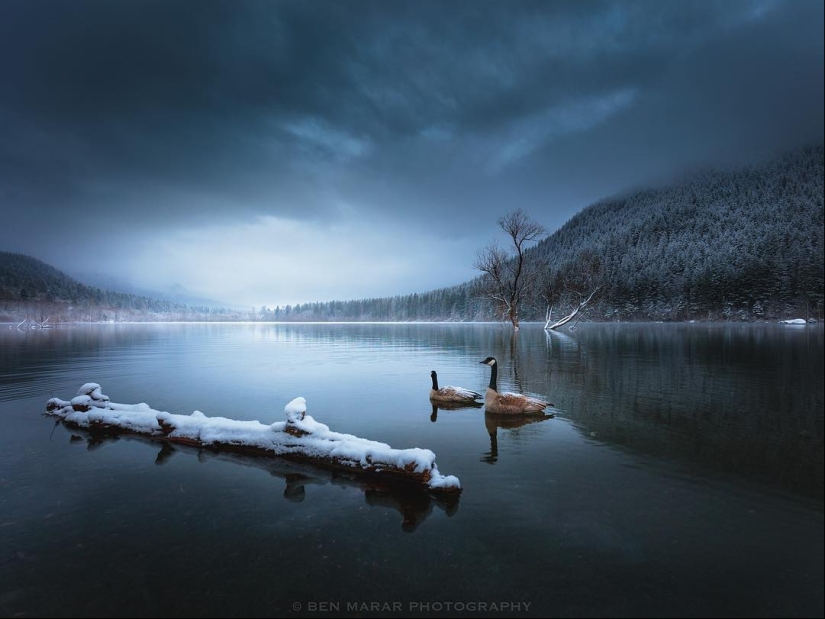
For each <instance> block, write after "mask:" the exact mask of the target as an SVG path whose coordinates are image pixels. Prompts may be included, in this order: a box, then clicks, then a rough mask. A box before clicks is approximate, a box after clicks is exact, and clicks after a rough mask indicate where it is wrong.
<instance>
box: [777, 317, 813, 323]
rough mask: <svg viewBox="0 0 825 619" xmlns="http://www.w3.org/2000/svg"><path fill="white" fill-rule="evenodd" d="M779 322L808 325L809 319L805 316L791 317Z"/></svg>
mask: <svg viewBox="0 0 825 619" xmlns="http://www.w3.org/2000/svg"><path fill="white" fill-rule="evenodd" d="M779 324H782V325H806V324H808V321H807V320H805V319H804V318H791V319H790V320H780V321H779Z"/></svg>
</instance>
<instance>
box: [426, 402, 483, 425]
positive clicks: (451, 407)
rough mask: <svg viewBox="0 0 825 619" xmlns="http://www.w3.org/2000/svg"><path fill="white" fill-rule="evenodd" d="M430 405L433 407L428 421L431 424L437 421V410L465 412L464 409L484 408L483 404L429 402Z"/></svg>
mask: <svg viewBox="0 0 825 619" xmlns="http://www.w3.org/2000/svg"><path fill="white" fill-rule="evenodd" d="M430 404H431V405H432V407H433V412H432V414H431V415H430V421H432V422H433V423H435V422H436V421H438V411H439V410H442V411H460V410H466V409H470V408H481V407H482V406H484V403H483V402H470V403H465V404H453V403H449V402H438V403H435V402H430Z"/></svg>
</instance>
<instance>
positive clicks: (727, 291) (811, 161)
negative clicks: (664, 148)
mask: <svg viewBox="0 0 825 619" xmlns="http://www.w3.org/2000/svg"><path fill="white" fill-rule="evenodd" d="M824 166H825V159H824V158H823V147H822V146H817V147H811V148H805V149H801V150H798V151H796V152H794V153H791V154H789V155H787V156H784V157H782V158H779V159H776V160H774V161H772V162H770V163H767V164H764V165H761V166H752V167H749V168H746V169H742V170H735V171H714V172H705V173H702V174H699V175H696V176H694V177H693V178H691V179H690V180H687V181H685V182H682V183H678V184H674V185H672V186H669V187H666V188H661V189H652V190H644V191H638V192H636V193H632V194H628V195H626V196H623V197H614V198H610V199H607V200H603V201H601V202H598V203H596V204H593V205H592V206H589V207H587V208H586V209H584V210H583V211H582V212H581V213H579V214H578V215H576V216H575V217H573V218H572V219H571V220H570V221H568V222H567V223H566V224H565V225H564V226H562V228H560V229H559V230H557V231H556V232H555V233H553V234H552V235H550V236H549V237H547V238H546V239H544V240H543V241H542V242H540V243H539V244H538V245H537V246H535V247H533V248H531V249H530V250H529V251H528V259H529V260H531V261H534V262H537V263H538V266H539V267H540V269H541V270H542V271H543V272H545V273H546V274H547V275H548V277H549V279H551V280H552V279H553V277H554V276H555V275H556V274H564V273H566V272H568V271H574V270H575V269H576V262H577V261H579V260H582V259H585V258H584V256H587V259H592V256H593V255H594V254H595V255H596V256H598V258H599V261H600V263H601V270H602V287H601V289H600V291H599V294H598V296H597V297H596V299H595V302H594V303H592V304H591V306H590V307H589V308H588V313H587V319H591V320H692V319H697V320H759V319H775V318H787V317H806V318H807V317H818V318H821V317H822V313H823V290H825V274H823V270H825V265H823V262H824V261H825V249H823V230H824V229H825V217H824V216H823V210H824V209H823V176H824V173H823V168H824ZM533 216H534V217H535V218H536V219H540V218H541V217H540V214H539V213H534V214H533ZM493 232H494V222H491V236H492V234H493ZM562 280H563V278H560V281H562ZM561 299H562V301H561V302H559V303H560V304H559V306H558V307H556V308H554V310H556V311H557V312H564V311H567V310H568V309H569V304H570V303H572V302H574V300H575V297H570V296H565V295H561ZM565 305H567V306H565ZM545 309H546V303H545V301H544V300H543V299H542V297H541V295H540V294H539V292H538V290H537V291H536V294H534V295H533V296H532V297H531V298H529V299H528V300H527V302H526V304H525V305H524V306H523V307H522V308H521V312H520V313H521V316H522V319H523V320H542V319H543V318H544V313H545ZM26 317H28V318H31V319H33V320H36V321H42V320H45V319H46V318H47V317H51V321H52V322H60V321H87V320H92V321H125V320H128V321H134V320H221V321H231V320H278V321H368V320H369V321H390V320H392V321H413V320H453V321H468V320H497V319H499V318H500V316H496V315H495V314H494V311H493V305H492V303H490V301H489V300H488V299H485V298H484V297H483V295H482V288H481V285H480V280H478V279H476V280H472V281H470V282H466V283H464V284H461V285H458V286H454V287H451V288H441V289H438V290H433V291H430V292H424V293H416V294H411V295H403V296H396V297H385V298H378V299H362V300H354V301H327V302H317V303H305V304H301V305H296V306H286V307H275V308H267V307H262V308H253V309H251V310H249V311H238V310H231V309H219V308H210V307H193V306H187V305H184V304H181V303H175V302H171V301H164V300H157V299H151V298H148V297H143V296H137V295H131V294H123V293H117V292H110V291H106V290H101V289H100V288H94V287H90V286H85V285H84V284H81V283H79V282H77V281H75V280H74V279H72V278H70V277H68V276H67V275H65V274H64V273H62V272H61V271H58V270H57V269H55V268H53V267H51V266H49V265H47V264H44V263H43V262H40V261H39V260H36V259H34V258H31V257H29V256H24V255H20V254H11V253H3V252H0V320H2V319H5V320H22V319H23V318H26Z"/></svg>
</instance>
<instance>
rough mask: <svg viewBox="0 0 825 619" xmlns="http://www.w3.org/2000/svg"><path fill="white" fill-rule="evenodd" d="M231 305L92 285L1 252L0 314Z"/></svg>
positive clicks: (183, 310)
mask: <svg viewBox="0 0 825 619" xmlns="http://www.w3.org/2000/svg"><path fill="white" fill-rule="evenodd" d="M233 317H234V315H233V313H232V312H231V311H230V310H225V309H221V308H213V307H202V306H192V305H186V304H184V303H176V302H174V301H169V300H165V299H155V298H152V297H147V296H141V295H135V294H128V293H123V292H114V291H111V290H106V289H103V288H97V287H94V286H88V285H86V284H82V283H80V282H78V281H77V280H76V279H74V278H72V277H69V276H68V275H66V274H65V273H64V272H63V271H60V270H58V269H56V268H55V267H53V266H51V265H49V264H46V263H45V262H42V261H41V260H38V259H37V258H33V257H31V256H27V255H25V254H17V253H11V252H0V320H15V321H16V320H23V319H25V318H28V319H31V320H33V321H36V322H43V321H45V320H46V319H47V318H49V319H50V320H51V322H53V323H56V322H62V321H71V322H74V321H81V322H85V321H122V320H210V319H212V320H216V319H233Z"/></svg>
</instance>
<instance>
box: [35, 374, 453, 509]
mask: <svg viewBox="0 0 825 619" xmlns="http://www.w3.org/2000/svg"><path fill="white" fill-rule="evenodd" d="M46 412H47V413H48V414H50V415H54V416H56V417H59V418H60V419H61V420H62V421H63V423H65V424H66V425H68V426H71V427H79V428H85V429H91V430H95V429H99V430H106V431H111V432H115V433H133V434H142V435H145V436H149V437H151V438H153V439H157V440H162V441H168V442H170V443H181V444H185V445H193V446H196V447H209V448H212V449H217V450H227V451H236V452H242V453H247V454H255V455H260V456H279V457H283V458H287V459H290V460H296V461H301V462H307V463H311V464H315V465H318V466H322V467H325V468H339V469H344V470H347V471H351V472H355V473H358V474H364V475H371V476H377V477H380V478H382V479H385V480H386V481H388V482H389V481H398V482H402V483H403V482H406V483H410V482H412V483H414V484H416V485H418V486H420V487H422V488H424V489H426V490H427V491H428V492H430V493H434V494H442V493H443V494H450V493H459V492H461V484H460V483H459V481H458V478H456V477H455V476H453V475H442V474H441V473H440V472H439V470H438V467H437V466H436V464H435V454H434V453H433V452H432V451H430V450H429V449H419V448H411V449H393V448H392V447H390V446H389V445H387V444H385V443H379V442H377V441H370V440H367V439H363V438H359V437H357V436H353V435H352V434H340V433H338V432H332V431H331V430H330V429H329V427H327V426H325V425H324V424H322V423H318V422H317V421H315V420H314V419H313V418H312V417H310V416H309V415H307V414H306V401H305V400H304V399H303V398H296V399H294V400H292V401H291V402H290V403H289V404H287V405H286V407H285V409H284V412H285V413H286V417H287V418H286V420H285V421H276V422H275V423H273V424H270V425H266V424H263V423H260V422H259V421H238V420H235V419H227V418H225V417H207V416H206V415H204V414H203V413H201V412H200V411H195V412H194V413H192V414H191V415H176V414H172V413H167V412H164V411H157V410H154V409H152V408H150V407H149V405H148V404H116V403H114V402H112V401H110V400H109V398H108V396H105V395H103V393H102V392H101V389H100V385H98V384H97V383H86V384H85V385H83V386H82V387H81V388H80V389H79V390H78V395H77V396H76V397H74V398H72V399H71V400H70V401H66V400H61V399H59V398H52V399H50V400H49V401H48V402H47V403H46Z"/></svg>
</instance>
